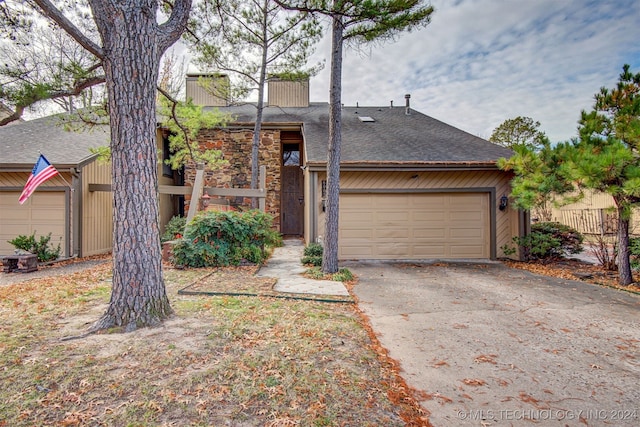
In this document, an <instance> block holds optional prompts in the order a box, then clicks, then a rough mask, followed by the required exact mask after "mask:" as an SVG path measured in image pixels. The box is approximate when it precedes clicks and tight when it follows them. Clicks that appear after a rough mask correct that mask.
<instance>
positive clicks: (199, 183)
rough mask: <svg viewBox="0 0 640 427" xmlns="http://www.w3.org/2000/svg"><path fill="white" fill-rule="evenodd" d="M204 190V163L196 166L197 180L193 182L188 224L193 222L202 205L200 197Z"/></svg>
mask: <svg viewBox="0 0 640 427" xmlns="http://www.w3.org/2000/svg"><path fill="white" fill-rule="evenodd" d="M203 188H204V163H198V164H197V165H196V178H195V179H194V181H193V191H192V192H191V201H190V202H189V212H188V213H187V224H189V223H190V222H191V220H192V219H193V217H194V216H196V213H197V212H198V206H199V205H200V196H202V189H203Z"/></svg>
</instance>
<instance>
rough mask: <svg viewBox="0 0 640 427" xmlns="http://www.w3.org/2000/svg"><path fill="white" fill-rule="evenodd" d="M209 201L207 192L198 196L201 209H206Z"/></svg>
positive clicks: (209, 197)
mask: <svg viewBox="0 0 640 427" xmlns="http://www.w3.org/2000/svg"><path fill="white" fill-rule="evenodd" d="M209 202H211V196H209V193H204V194H203V195H202V197H201V198H200V203H201V204H202V210H207V208H208V207H209Z"/></svg>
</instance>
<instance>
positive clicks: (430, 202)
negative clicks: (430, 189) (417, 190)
mask: <svg viewBox="0 0 640 427" xmlns="http://www.w3.org/2000/svg"><path fill="white" fill-rule="evenodd" d="M430 196H431V197H430V198H429V199H427V198H424V197H415V195H412V196H411V206H413V207H416V208H423V209H425V208H426V209H429V210H431V209H433V207H434V206H438V205H440V206H442V205H444V204H445V203H447V198H446V196H444V195H439V194H430Z"/></svg>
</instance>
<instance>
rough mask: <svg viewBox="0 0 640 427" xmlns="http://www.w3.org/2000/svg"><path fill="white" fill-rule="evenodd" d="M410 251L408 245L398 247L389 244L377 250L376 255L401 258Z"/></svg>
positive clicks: (397, 245) (398, 245)
mask: <svg viewBox="0 0 640 427" xmlns="http://www.w3.org/2000/svg"><path fill="white" fill-rule="evenodd" d="M409 250H410V246H409V245H400V244H393V243H389V244H388V245H386V246H383V247H381V248H379V249H378V251H377V253H378V255H380V256H386V257H391V258H401V257H403V256H404V254H406V253H407V252H408V251H409Z"/></svg>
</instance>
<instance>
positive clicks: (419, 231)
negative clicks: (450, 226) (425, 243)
mask: <svg viewBox="0 0 640 427" xmlns="http://www.w3.org/2000/svg"><path fill="white" fill-rule="evenodd" d="M413 237H414V238H415V239H416V240H420V239H444V238H445V237H446V230H445V229H444V228H442V227H438V228H436V227H431V228H414V229H413Z"/></svg>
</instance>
